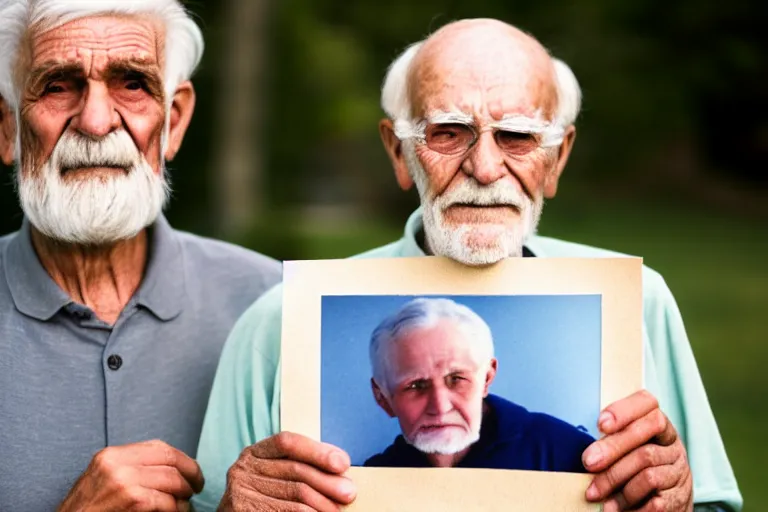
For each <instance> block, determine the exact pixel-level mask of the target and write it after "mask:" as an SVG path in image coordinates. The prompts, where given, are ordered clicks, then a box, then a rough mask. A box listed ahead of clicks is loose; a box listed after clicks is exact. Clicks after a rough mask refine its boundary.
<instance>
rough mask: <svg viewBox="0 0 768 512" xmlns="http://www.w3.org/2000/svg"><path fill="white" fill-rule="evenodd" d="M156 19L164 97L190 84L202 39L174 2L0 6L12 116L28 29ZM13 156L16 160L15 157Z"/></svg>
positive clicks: (57, 1)
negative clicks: (161, 36)
mask: <svg viewBox="0 0 768 512" xmlns="http://www.w3.org/2000/svg"><path fill="white" fill-rule="evenodd" d="M109 14H121V15H134V16H135V15H149V16H155V17H157V18H158V20H159V21H161V22H162V23H163V25H164V26H165V30H166V33H165V80H164V82H165V97H166V103H167V105H166V108H167V107H168V106H169V105H170V101H171V99H172V98H173V93H174V92H175V90H176V87H177V86H178V85H179V84H180V83H181V82H183V81H184V80H188V79H189V78H191V76H192V74H193V73H194V71H195V68H196V67H197V65H198V64H199V63H200V59H201V57H202V54H203V47H204V43H203V35H202V33H201V32H200V28H199V27H198V26H197V25H196V24H195V22H194V21H193V20H192V18H191V17H190V15H189V14H188V13H187V11H186V10H185V9H184V7H183V6H182V5H181V3H180V2H179V1H178V0H0V95H2V97H3V98H4V99H5V100H6V101H7V102H8V105H9V106H10V107H11V108H12V109H13V110H15V111H17V120H18V108H19V103H20V101H21V89H22V87H23V83H22V80H21V77H19V76H18V72H19V71H20V70H19V69H18V59H19V57H20V51H21V50H22V48H21V44H22V41H23V40H24V38H25V37H26V36H27V35H28V31H29V29H30V28H33V27H34V28H35V29H36V30H41V31H47V30H51V29H54V28H56V27H59V26H61V25H64V24H65V23H69V22H70V21H74V20H76V19H80V18H83V17H86V16H99V15H109ZM17 156H18V155H17Z"/></svg>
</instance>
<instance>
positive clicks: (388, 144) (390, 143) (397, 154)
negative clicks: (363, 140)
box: [379, 118, 413, 190]
mask: <svg viewBox="0 0 768 512" xmlns="http://www.w3.org/2000/svg"><path fill="white" fill-rule="evenodd" d="M379 134H380V135H381V142H382V143H383V144H384V149H385V150H386V151H387V155H388V156H389V160H390V161H391V162H392V167H393V168H394V169H395V178H397V184H398V185H400V188H401V189H403V190H410V188H411V187H412V186H413V179H412V178H411V173H410V172H409V171H408V166H407V165H406V163H405V157H404V155H403V142H402V141H401V140H400V139H398V138H397V135H395V127H394V125H393V124H392V120H391V119H387V118H384V119H382V120H381V121H380V122H379Z"/></svg>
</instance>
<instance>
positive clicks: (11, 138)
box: [0, 96, 16, 165]
mask: <svg viewBox="0 0 768 512" xmlns="http://www.w3.org/2000/svg"><path fill="white" fill-rule="evenodd" d="M15 149H16V117H15V116H14V114H13V111H12V110H11V107H10V106H9V105H8V102H7V101H5V98H3V97H2V96H0V160H2V162H3V163H4V164H5V165H13V157H14V154H13V153H14V151H15Z"/></svg>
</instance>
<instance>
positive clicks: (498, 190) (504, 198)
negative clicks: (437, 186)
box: [435, 180, 530, 210]
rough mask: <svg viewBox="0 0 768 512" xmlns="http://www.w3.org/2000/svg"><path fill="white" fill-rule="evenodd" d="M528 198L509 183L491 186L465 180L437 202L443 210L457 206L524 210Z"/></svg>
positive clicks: (497, 183)
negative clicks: (466, 205)
mask: <svg viewBox="0 0 768 512" xmlns="http://www.w3.org/2000/svg"><path fill="white" fill-rule="evenodd" d="M528 202H530V201H528V198H527V197H525V196H524V195H522V194H521V193H520V192H519V191H518V190H517V189H516V188H515V187H514V186H512V185H510V184H509V183H501V182H494V183H493V184H491V185H487V186H482V185H478V184H477V182H476V181H474V180H464V181H462V182H461V183H460V184H459V186H458V187H456V188H455V189H454V190H451V191H450V193H445V194H443V195H442V196H440V197H438V198H437V199H436V200H435V203H437V204H438V205H439V206H440V208H441V209H444V208H448V207H450V206H453V205H456V204H469V205H475V206H513V207H515V208H517V209H518V210H519V209H522V208H523V207H524V206H525V205H526V204H527V203H528Z"/></svg>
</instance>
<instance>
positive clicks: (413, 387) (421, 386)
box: [405, 380, 427, 391]
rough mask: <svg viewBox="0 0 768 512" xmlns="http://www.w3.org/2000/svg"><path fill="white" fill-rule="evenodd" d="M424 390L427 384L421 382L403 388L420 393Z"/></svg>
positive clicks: (414, 382)
mask: <svg viewBox="0 0 768 512" xmlns="http://www.w3.org/2000/svg"><path fill="white" fill-rule="evenodd" d="M426 388H427V383H426V382H424V381H423V380H417V381H413V382H411V383H410V384H408V385H407V386H406V387H405V389H407V390H415V391H421V390H424V389H426Z"/></svg>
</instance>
